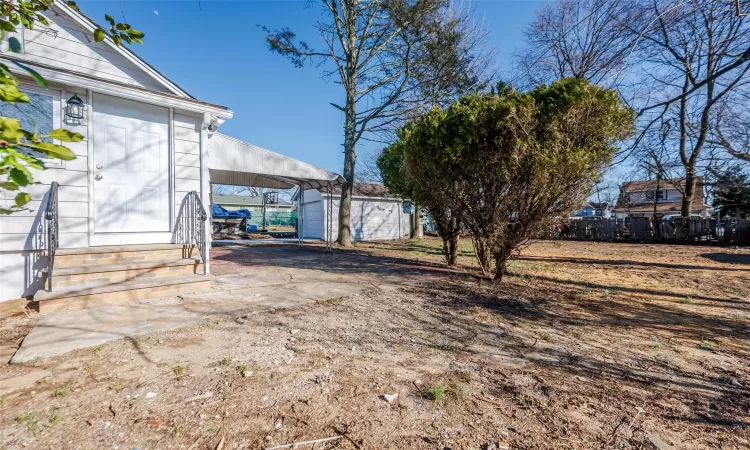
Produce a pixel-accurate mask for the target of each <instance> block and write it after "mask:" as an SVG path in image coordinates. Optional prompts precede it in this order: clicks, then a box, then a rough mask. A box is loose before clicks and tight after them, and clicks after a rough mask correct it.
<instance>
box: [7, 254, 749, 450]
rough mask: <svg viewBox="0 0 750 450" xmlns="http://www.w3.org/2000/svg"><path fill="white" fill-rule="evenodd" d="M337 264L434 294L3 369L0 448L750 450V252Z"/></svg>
mask: <svg viewBox="0 0 750 450" xmlns="http://www.w3.org/2000/svg"><path fill="white" fill-rule="evenodd" d="M223 251H224V252H226V250H223ZM214 252H215V256H214V257H215V258H219V259H220V258H221V257H222V250H219V249H215V250H214ZM212 254H214V253H212ZM335 257H336V258H337V261H339V263H340V264H338V265H337V266H336V269H337V270H341V269H342V268H346V267H347V263H346V261H347V258H355V257H356V258H360V259H361V258H368V259H367V260H368V261H371V263H370V265H369V266H366V265H362V264H358V265H354V264H352V265H351V266H350V267H351V269H350V270H370V269H368V267H372V270H377V268H378V267H408V266H409V265H410V264H412V265H414V264H416V265H418V266H419V267H422V269H420V270H423V271H424V272H425V275H427V274H428V273H429V276H425V277H424V282H422V283H419V282H417V283H412V284H411V285H410V286H408V287H404V288H401V289H397V290H388V291H385V292H383V291H380V290H378V289H376V288H374V289H373V290H372V291H371V292H368V293H366V294H362V295H356V296H351V297H346V298H335V299H331V300H328V301H323V302H318V303H315V304H310V305H307V306H302V307H298V308H292V309H285V310H284V309H279V310H275V311H267V312H258V313H253V314H245V315H239V316H236V317H226V318H225V319H222V320H212V321H208V322H206V323H204V324H202V325H200V326H194V327H190V328H183V329H179V330H174V331H170V332H163V333H157V334H152V335H145V336H140V337H137V338H131V339H123V340H120V341H116V342H114V343H112V344H109V345H103V346H100V347H97V348H94V349H86V350H79V351H75V352H72V353H70V354H67V355H64V356H61V357H56V358H50V359H42V360H37V361H34V362H33V363H30V364H28V365H23V366H17V365H13V366H9V365H5V366H1V367H0V380H4V381H3V382H2V383H0V387H2V388H3V389H4V391H2V394H3V397H2V403H0V430H1V431H0V448H3V449H17V448H54V449H59V448H70V449H74V448H75V449H78V448H97V449H99V448H123V449H132V448H137V449H168V448H174V449H179V448H183V449H185V448H190V449H191V450H193V449H212V450H214V449H217V448H219V447H221V448H223V449H234V448H251V449H257V448H272V447H275V446H279V445H282V444H289V443H294V442H301V441H308V440H314V439H320V438H327V437H336V436H340V438H338V439H336V440H332V441H328V442H326V443H318V444H316V445H315V447H314V448H316V449H324V448H341V449H407V448H408V449H411V448H415V449H480V448H481V449H491V448H493V449H498V448H503V445H501V444H507V445H508V446H509V448H512V449H553V448H560V449H566V448H567V449H588V448H596V449H604V448H606V449H610V448H617V449H624V448H655V449H659V450H664V449H671V448H674V449H747V448H750V362H749V361H750V347H749V346H748V344H749V343H750V320H749V319H750V317H749V316H750V314H749V312H750V311H749V310H750V250H731V249H723V248H717V247H701V246H666V245H658V246H657V245H635V244H607V243H587V242H586V243H583V242H550V241H546V242H538V243H534V244H532V245H530V246H529V247H527V248H526V249H524V250H523V252H522V254H521V255H520V256H519V257H518V258H517V259H515V260H514V261H512V263H511V265H510V275H509V276H507V277H506V279H505V280H503V282H502V283H500V284H498V285H495V286H492V285H490V284H488V283H487V282H480V281H479V280H478V279H476V278H474V277H471V276H467V275H465V274H461V273H458V272H451V271H447V270H445V268H444V267H443V266H441V263H440V261H441V256H440V251H439V242H438V241H437V240H435V239H424V240H421V241H399V242H385V243H377V244H368V243H363V244H360V245H358V246H357V247H356V249H354V250H351V251H350V250H346V251H344V250H337V254H336V255H335ZM459 263H460V265H461V266H462V269H463V270H466V271H472V270H474V269H473V262H472V251H471V248H470V244H469V243H467V242H464V244H463V245H462V248H461V258H460V261H459ZM227 264H229V263H227ZM231 264H232V265H233V266H232V267H231V268H230V267H228V266H227V265H225V266H224V269H225V270H230V269H231V270H233V271H235V272H234V273H244V272H242V271H243V270H244V271H246V273H247V274H248V276H252V265H251V264H250V263H248V260H243V258H241V257H240V258H234V259H233V260H232V262H231ZM243 264H244V265H243ZM216 267H217V270H222V267H221V265H217V266H216ZM320 269H321V270H326V269H328V268H326V267H321V268H320ZM432 269H434V271H432ZM435 273H438V274H439V276H435ZM411 276H414V272H411ZM35 320H36V319H35V316H34V315H33V314H30V315H28V316H22V317H15V318H11V319H6V320H4V321H2V322H0V344H2V343H9V342H17V341H18V340H19V339H22V338H23V336H24V333H25V332H26V331H27V330H28V327H30V326H31V325H32V324H33V323H34V321H35ZM29 379H34V380H35V383H32V385H31V386H25V387H22V388H18V389H15V390H14V389H13V388H12V385H13V383H14V382H15V383H16V384H17V385H18V386H24V380H26V381H28V380H29ZM27 384H28V383H27ZM9 386H10V387H9ZM392 394H395V395H392ZM298 448H300V449H309V448H313V446H312V445H306V446H299V447H298Z"/></svg>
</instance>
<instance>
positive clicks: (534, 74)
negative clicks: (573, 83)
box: [517, 0, 638, 86]
mask: <svg viewBox="0 0 750 450" xmlns="http://www.w3.org/2000/svg"><path fill="white" fill-rule="evenodd" d="M637 13H638V10H637V9H634V8H630V7H629V5H628V3H626V2H618V1H609V0H561V1H558V2H555V3H552V4H549V5H547V6H545V7H543V8H541V9H540V10H539V11H538V12H537V14H536V18H535V20H534V21H533V22H532V23H531V24H530V25H529V26H528V27H527V28H526V29H525V30H524V36H525V38H526V44H527V48H526V50H525V51H524V52H523V53H521V54H519V55H518V56H517V59H518V63H519V66H520V70H521V74H520V75H519V76H518V77H517V79H518V81H519V83H520V84H522V85H523V84H526V85H532V86H535V85H539V84H543V83H549V82H551V81H554V80H556V79H559V78H566V77H574V78H583V79H586V80H588V81H590V82H592V83H596V84H603V85H610V86H612V85H614V84H615V80H616V79H617V75H618V74H619V72H621V70H622V68H623V66H624V65H625V63H626V60H627V55H628V52H629V51H630V49H631V47H632V45H633V42H634V40H635V37H634V36H633V35H632V33H630V32H629V31H628V28H627V26H626V25H625V24H624V23H623V22H624V21H628V20H631V17H630V16H632V15H634V14H637Z"/></svg>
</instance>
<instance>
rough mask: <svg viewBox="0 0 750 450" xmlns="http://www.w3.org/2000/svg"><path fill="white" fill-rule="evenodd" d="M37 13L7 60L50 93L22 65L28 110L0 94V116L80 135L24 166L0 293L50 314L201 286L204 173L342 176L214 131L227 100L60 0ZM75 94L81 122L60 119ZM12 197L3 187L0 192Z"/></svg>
mask: <svg viewBox="0 0 750 450" xmlns="http://www.w3.org/2000/svg"><path fill="white" fill-rule="evenodd" d="M44 14H45V15H46V16H47V17H48V18H49V20H50V25H49V26H48V27H35V29H34V30H20V31H19V33H18V34H17V37H18V38H19V40H20V41H21V43H22V48H23V52H22V54H19V55H16V54H13V55H12V57H13V58H15V59H18V60H20V61H21V62H23V63H25V64H26V65H27V66H29V67H31V68H33V69H34V70H36V71H37V72H38V73H39V74H40V75H41V76H43V77H44V78H45V79H46V80H47V81H48V82H49V88H48V89H40V88H38V87H36V85H35V84H34V83H33V81H32V80H31V79H30V78H28V77H27V74H26V72H24V71H21V70H19V71H18V77H19V78H20V79H21V80H22V81H24V84H23V86H22V89H23V90H24V91H25V92H27V93H28V94H29V96H30V98H31V100H32V103H33V108H31V107H29V105H25V104H20V105H10V104H7V103H0V109H2V111H0V114H1V115H3V116H12V117H19V118H21V119H22V123H23V121H24V120H27V121H29V122H31V120H32V119H33V121H35V122H36V123H37V125H38V126H39V131H40V132H41V133H45V132H46V131H49V130H51V129H53V128H61V127H62V128H66V129H69V130H72V131H77V132H79V133H81V134H82V135H83V136H84V139H83V141H82V142H77V143H69V144H66V145H67V146H68V147H69V148H70V149H71V150H72V151H73V152H74V153H75V154H76V159H74V160H72V161H47V166H48V169H47V170H45V171H35V172H34V176H35V181H37V182H39V184H35V185H31V186H28V187H27V188H26V191H27V192H29V193H30V194H31V196H32V202H31V203H29V205H28V207H29V208H28V210H25V211H22V212H18V213H14V214H11V215H9V216H0V301H7V300H14V299H22V298H23V299H27V300H28V299H32V297H33V300H34V301H35V304H36V305H37V306H39V309H40V310H54V309H57V308H70V307H78V308H80V307H85V306H86V305H91V304H96V303H108V302H110V301H123V300H130V299H138V298H148V297H159V296H164V295H171V294H174V293H178V292H190V291H196V290H202V289H206V288H209V287H210V284H211V283H210V276H209V275H207V274H208V272H209V270H208V269H209V266H208V263H209V253H210V234H209V233H210V230H209V228H210V227H208V226H206V223H207V220H208V218H207V217H206V214H205V213H204V211H205V212H206V213H210V211H209V206H210V198H209V194H210V192H211V189H210V185H211V183H212V182H215V183H220V184H235V185H242V186H260V187H269V188H277V189H289V188H292V187H295V186H298V187H302V188H306V189H310V188H315V187H318V186H320V185H322V184H321V183H325V184H326V185H328V184H338V183H340V182H341V181H342V180H343V179H342V178H341V177H340V176H338V175H337V174H333V173H331V172H327V171H324V170H322V169H318V168H315V167H313V166H309V165H306V164H304V163H301V162H299V161H296V160H293V159H291V158H286V157H284V156H282V155H278V154H276V153H273V152H270V151H267V150H265V149H260V148H258V147H255V146H252V145H251V144H247V143H244V142H242V141H238V140H236V139H233V138H230V137H228V136H224V135H221V134H219V133H217V132H216V130H217V128H218V126H219V125H220V124H221V123H222V122H223V121H224V120H226V119H230V118H231V117H232V112H231V111H230V110H229V109H228V108H227V107H224V106H220V105H215V104H212V103H208V102H205V101H202V100H198V99H196V98H193V97H192V96H190V95H189V94H188V93H187V92H185V91H184V90H183V89H181V88H180V87H179V86H177V85H176V84H175V83H174V82H172V81H170V80H169V79H168V78H166V77H165V76H164V75H162V74H161V73H159V72H158V71H157V70H156V69H154V67H153V66H151V65H149V64H147V63H146V62H144V61H143V60H142V59H140V58H139V57H138V56H136V55H135V54H134V53H133V52H132V51H131V50H130V49H129V48H127V47H118V46H116V45H114V43H113V42H112V41H111V40H110V39H109V38H107V39H105V40H104V41H103V42H94V40H93V39H91V38H90V36H91V35H92V33H93V30H94V29H95V28H96V25H95V24H94V23H93V22H92V21H91V20H90V19H89V18H87V17H85V16H84V15H83V14H81V13H79V12H77V11H75V10H74V9H72V8H70V7H69V6H68V5H67V4H66V3H65V2H62V1H59V0H55V2H54V4H53V7H52V11H49V12H45V13H44ZM8 57H9V55H8V54H7V53H3V52H0V59H3V60H4V62H6V63H7V62H8V61H7V60H8ZM8 65H9V66H10V67H14V66H13V65H12V64H8ZM74 99H80V100H81V101H82V103H83V105H84V108H83V109H84V111H83V117H82V118H73V117H70V116H69V115H67V114H66V105H67V103H68V102H69V101H70V100H74ZM25 125H27V126H29V125H28V124H25ZM14 194H15V193H13V192H6V191H2V190H0V195H1V196H3V198H0V201H2V202H5V203H6V204H11V203H12V201H13V200H12V199H13V197H14ZM208 223H210V220H209V221H208Z"/></svg>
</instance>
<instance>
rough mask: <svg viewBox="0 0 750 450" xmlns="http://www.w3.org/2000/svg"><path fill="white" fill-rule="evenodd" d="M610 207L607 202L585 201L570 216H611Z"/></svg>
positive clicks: (607, 217)
mask: <svg viewBox="0 0 750 450" xmlns="http://www.w3.org/2000/svg"><path fill="white" fill-rule="evenodd" d="M611 210H612V207H611V206H610V205H609V203H607V202H601V203H598V202H586V203H584V204H583V206H581V207H580V208H579V209H577V210H575V211H573V212H572V213H571V215H570V217H603V218H605V219H609V218H610V217H611V216H612V211H611Z"/></svg>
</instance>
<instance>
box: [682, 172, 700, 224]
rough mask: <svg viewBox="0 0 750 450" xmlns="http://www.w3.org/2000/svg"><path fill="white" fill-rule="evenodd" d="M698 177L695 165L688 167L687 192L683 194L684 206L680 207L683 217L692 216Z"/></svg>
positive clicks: (686, 177) (686, 175)
mask: <svg viewBox="0 0 750 450" xmlns="http://www.w3.org/2000/svg"><path fill="white" fill-rule="evenodd" d="M696 178H697V177H696V175H695V167H690V168H688V170H687V171H686V174H685V193H684V194H683V195H682V208H681V209H680V215H681V216H682V217H690V215H691V214H692V206H693V198H695V185H696Z"/></svg>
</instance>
